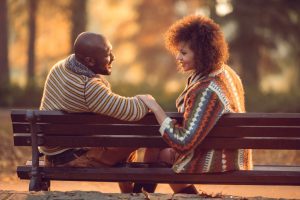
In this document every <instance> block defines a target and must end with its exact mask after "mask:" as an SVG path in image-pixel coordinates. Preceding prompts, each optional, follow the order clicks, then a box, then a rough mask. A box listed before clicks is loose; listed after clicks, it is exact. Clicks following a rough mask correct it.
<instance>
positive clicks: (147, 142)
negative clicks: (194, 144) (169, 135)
mask: <svg viewBox="0 0 300 200" xmlns="http://www.w3.org/2000/svg"><path fill="white" fill-rule="evenodd" d="M30 140H31V137H30V134H27V135H23V134H19V135H17V134H15V135H14V144H15V146H30V145H31V144H30ZM38 142H39V145H40V146H43V145H45V146H62V147H99V146H103V147H112V146H113V147H137V148H139V147H168V145H167V144H166V143H165V142H164V140H163V139H162V137H161V136H134V135H131V136H123V135H115V136H111V135H102V136H99V135H97V136H95V137H93V136H80V137H76V136H71V137H70V136H39V138H38ZM199 147H200V148H201V149H300V138H263V137H262V138H206V139H204V141H203V142H202V143H201V144H200V146H199Z"/></svg>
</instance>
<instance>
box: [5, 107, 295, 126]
mask: <svg viewBox="0 0 300 200" xmlns="http://www.w3.org/2000/svg"><path fill="white" fill-rule="evenodd" d="M35 113H36V114H37V116H38V121H39V122H45V121H46V122H48V121H51V122H53V123H61V122H64V123H78V124H82V123H100V122H101V123H104V124H105V123H119V124H123V123H124V121H121V120H117V119H114V118H111V117H108V116H103V115H98V114H92V113H73V114H70V113H64V112H61V111H39V110H35ZM167 114H168V115H169V116H170V117H172V118H174V119H177V120H178V121H181V120H182V114H179V113H175V112H168V113H167ZM74 116H76V117H74ZM11 118H12V121H14V122H24V121H26V120H25V118H26V110H12V112H11ZM126 123H128V122H126ZM129 123H132V124H136V123H139V124H143V123H144V124H157V122H156V119H155V116H154V114H153V113H149V114H147V115H146V117H145V118H143V119H142V120H140V121H138V122H129ZM275 124H276V125H278V126H299V125H300V113H228V114H225V115H224V116H222V117H221V119H220V120H219V122H218V124H217V126H234V125H241V126H251V125H254V126H269V125H275Z"/></svg>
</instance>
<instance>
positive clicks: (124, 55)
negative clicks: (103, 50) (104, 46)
mask: <svg viewBox="0 0 300 200" xmlns="http://www.w3.org/2000/svg"><path fill="white" fill-rule="evenodd" d="M113 52H114V55H115V57H116V62H117V63H118V66H119V67H120V68H123V67H125V65H128V64H130V63H132V62H134V60H135V59H136V54H137V49H136V46H135V45H134V44H132V43H131V42H123V43H121V44H118V46H117V47H116V48H115V49H114V48H113Z"/></svg>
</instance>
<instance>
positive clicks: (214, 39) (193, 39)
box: [165, 15, 229, 74]
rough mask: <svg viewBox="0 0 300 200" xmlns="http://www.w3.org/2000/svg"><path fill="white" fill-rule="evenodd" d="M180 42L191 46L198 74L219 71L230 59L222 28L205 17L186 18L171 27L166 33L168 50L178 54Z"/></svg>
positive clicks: (192, 16) (191, 16)
mask: <svg viewBox="0 0 300 200" xmlns="http://www.w3.org/2000/svg"><path fill="white" fill-rule="evenodd" d="M180 42H188V43H189V44H190V48H191V50H192V51H193V52H194V63H195V71H196V72H197V73H203V74H209V73H210V72H211V71H213V70H215V69H219V68H220V67H221V66H222V65H223V64H225V63H226V62H227V59H228V57H229V53H228V45H227V42H226V41H225V38H224V35H223V32H222V31H221V29H220V26H219V25H218V24H216V23H215V22H214V21H213V20H211V19H210V18H207V17H204V16H196V15H190V16H186V17H184V18H182V19H180V20H178V21H177V22H175V23H174V24H173V25H171V27H170V28H169V29H168V30H167V32H166V33H165V43H166V47H167V49H168V50H169V51H171V52H172V53H173V54H176V53H177V52H178V45H179V43H180Z"/></svg>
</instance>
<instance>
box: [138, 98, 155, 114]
mask: <svg viewBox="0 0 300 200" xmlns="http://www.w3.org/2000/svg"><path fill="white" fill-rule="evenodd" d="M137 97H138V98H139V99H141V100H142V101H143V102H144V103H145V104H146V106H147V107H148V108H149V109H150V110H152V111H153V112H155V110H157V108H159V107H160V106H159V104H158V103H157V102H156V101H155V99H154V97H153V96H152V95H150V94H145V95H137Z"/></svg>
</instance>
